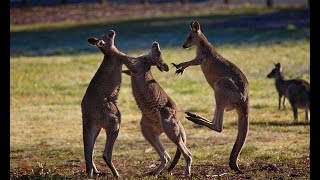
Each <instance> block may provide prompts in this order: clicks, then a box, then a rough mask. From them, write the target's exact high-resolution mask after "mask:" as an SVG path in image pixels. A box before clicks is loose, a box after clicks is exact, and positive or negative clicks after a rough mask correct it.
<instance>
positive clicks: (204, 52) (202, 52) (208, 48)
mask: <svg viewBox="0 0 320 180" xmlns="http://www.w3.org/2000/svg"><path fill="white" fill-rule="evenodd" d="M199 38H200V39H199V41H198V42H197V43H196V46H197V51H196V55H197V57H198V58H199V57H201V58H207V57H217V56H219V54H218V52H217V51H216V49H215V47H214V46H213V45H212V44H211V43H210V42H209V41H208V40H207V38H206V37H205V35H204V34H202V33H200V35H199Z"/></svg>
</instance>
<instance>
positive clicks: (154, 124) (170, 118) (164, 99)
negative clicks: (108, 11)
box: [123, 42, 192, 176]
mask: <svg viewBox="0 0 320 180" xmlns="http://www.w3.org/2000/svg"><path fill="white" fill-rule="evenodd" d="M124 64H125V65H126V66H127V68H128V69H129V70H126V71H123V72H124V73H126V74H128V75H130V76H131V85H132V93H133V96H134V98H135V101H136V103H137V105H138V107H139V109H140V110H141V112H142V118H141V121H140V126H141V132H142V135H143V136H144V137H145V139H146V140H147V141H148V142H149V143H150V144H151V145H152V146H153V147H154V148H155V150H156V151H157V153H158V154H159V156H160V158H161V163H160V165H159V166H158V167H157V168H156V169H155V170H153V171H151V172H149V174H150V175H153V176H157V175H158V174H159V173H160V172H161V171H162V170H163V169H164V168H165V166H166V165H167V163H168V162H169V161H170V159H171V158H170V156H169V154H168V153H167V152H166V151H165V149H164V147H163V146H162V144H161V142H160V139H159V136H160V134H162V133H163V132H165V134H166V135H167V136H168V137H169V139H170V140H171V141H172V142H173V143H175V144H176V145H177V150H176V154H175V156H174V159H173V161H172V163H171V165H170V166H169V167H168V172H170V171H171V170H172V169H173V168H174V167H175V166H176V164H177V163H178V161H179V158H180V156H181V153H182V155H183V157H184V159H185V162H186V166H185V175H187V176H190V175H191V162H192V157H191V153H190V152H189V150H188V149H187V147H186V133H185V130H184V128H183V126H182V124H181V122H180V121H179V119H177V106H176V104H175V103H174V101H173V100H172V99H171V98H170V97H169V96H168V95H167V94H166V92H165V91H164V90H163V89H162V88H161V86H160V85H159V84H158V83H157V82H156V81H155V79H154V78H153V76H152V73H151V66H157V68H158V69H159V70H160V71H169V67H168V65H167V64H166V63H165V62H164V61H163V60H162V57H161V51H160V47H159V44H158V43H157V42H154V43H153V44H152V48H151V51H150V52H149V54H147V55H142V56H140V57H138V58H128V59H127V60H126V61H125V62H124Z"/></svg>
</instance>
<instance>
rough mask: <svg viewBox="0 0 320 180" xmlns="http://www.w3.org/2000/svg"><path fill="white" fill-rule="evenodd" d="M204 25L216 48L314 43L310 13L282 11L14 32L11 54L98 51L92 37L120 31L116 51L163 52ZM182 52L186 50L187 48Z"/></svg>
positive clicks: (125, 21) (180, 17) (300, 10)
mask: <svg viewBox="0 0 320 180" xmlns="http://www.w3.org/2000/svg"><path fill="white" fill-rule="evenodd" d="M192 19H196V20H199V21H200V24H201V27H202V31H203V32H204V33H205V35H206V36H207V38H208V40H209V41H210V42H211V43H213V44H215V45H241V44H261V43H262V44H273V43H281V42H282V41H297V40H305V39H308V36H309V35H308V33H309V23H310V22H309V21H310V20H309V19H310V12H309V9H305V8H303V9H301V8H300V9H296V8H295V9H279V10H277V11H275V12H269V13H265V14H259V12H258V11H257V12H255V13H252V12H248V13H243V14H233V15H202V16H194V17H190V16H188V15H186V16H179V17H162V18H145V19H137V20H122V21H118V22H108V23H95V24H94V23H93V24H92V23H91V24H90V23H87V24H82V25H74V26H72V27H63V28H62V27H61V28H45V29H35V30H26V31H11V32H10V55H11V57H14V56H38V55H62V54H63V55H67V54H79V53H90V52H97V49H96V48H95V47H92V46H90V45H89V44H88V43H87V39H88V38H89V37H97V38H99V37H100V36H101V35H102V34H103V33H107V32H109V30H111V29H113V30H115V31H116V33H117V35H116V42H115V43H116V46H117V47H118V48H119V49H120V50H122V51H124V52H125V51H129V50H138V49H149V48H150V46H151V43H152V42H153V41H158V42H159V43H160V44H161V47H164V48H165V47H177V46H178V47H181V46H182V43H183V41H184V40H185V37H186V36H187V34H188V32H189V22H190V20H192ZM181 48H182V47H181Z"/></svg>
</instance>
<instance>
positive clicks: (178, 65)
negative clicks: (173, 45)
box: [171, 58, 202, 74]
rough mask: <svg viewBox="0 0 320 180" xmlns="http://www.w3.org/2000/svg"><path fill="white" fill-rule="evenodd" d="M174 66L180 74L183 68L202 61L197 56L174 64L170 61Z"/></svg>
mask: <svg viewBox="0 0 320 180" xmlns="http://www.w3.org/2000/svg"><path fill="white" fill-rule="evenodd" d="M171 64H172V65H173V66H174V67H175V68H177V70H176V74H179V73H180V74H182V73H183V71H184V69H185V68H187V67H189V66H197V65H200V64H202V61H201V60H200V59H198V58H195V59H192V60H191V61H187V62H183V63H180V64H175V63H171Z"/></svg>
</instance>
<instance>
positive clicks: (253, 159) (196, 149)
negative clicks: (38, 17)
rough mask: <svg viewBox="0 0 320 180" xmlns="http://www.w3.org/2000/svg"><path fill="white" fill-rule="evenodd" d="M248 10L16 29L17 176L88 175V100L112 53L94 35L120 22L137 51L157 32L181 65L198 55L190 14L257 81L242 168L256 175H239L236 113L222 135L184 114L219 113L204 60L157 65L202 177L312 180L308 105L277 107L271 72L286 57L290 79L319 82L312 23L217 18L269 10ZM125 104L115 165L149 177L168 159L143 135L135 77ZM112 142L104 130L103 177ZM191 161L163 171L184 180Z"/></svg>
mask: <svg viewBox="0 0 320 180" xmlns="http://www.w3.org/2000/svg"><path fill="white" fill-rule="evenodd" d="M248 11H249V12H248ZM248 11H240V12H241V13H238V14H236V15H234V14H231V15H230V16H228V10H225V11H221V14H220V15H219V14H217V13H213V14H210V13H208V12H204V14H201V13H200V12H198V14H195V15H193V16H192V17H189V16H183V15H180V16H179V17H176V16H174V17H170V18H169V17H161V18H154V19H136V20H132V21H130V20H125V21H123V20H121V21H119V22H100V23H92V22H88V23H87V24H81V25H77V24H72V25H70V26H68V27H64V25H61V26H60V25H57V26H54V27H52V28H48V27H41V25H36V27H37V28H34V29H33V28H32V25H29V26H23V27H11V42H10V46H11V59H10V116H11V118H10V173H11V178H12V179H23V178H24V179H28V178H31V179H34V178H40V179H42V178H44V179H50V178H53V179H60V178H62V179H83V178H85V173H84V171H85V163H84V157H83V145H82V123H81V122H82V119H81V110H80V102H81V100H82V97H83V95H84V93H85V91H86V88H87V86H88V84H89V82H90V80H91V78H92V77H93V75H94V73H95V71H96V69H97V68H98V66H99V65H100V63H101V60H102V54H101V53H100V52H99V51H98V50H97V49H96V48H94V47H91V46H90V45H89V44H88V43H86V39H87V38H88V37H91V36H95V37H100V35H101V34H102V33H103V32H105V31H107V30H109V29H115V30H116V32H117V36H116V43H117V46H118V47H119V49H121V50H123V51H124V52H125V53H127V54H128V55H130V56H138V55H140V54H144V53H147V52H148V51H149V47H150V46H151V43H152V42H153V41H154V40H156V41H159V42H160V46H161V49H162V54H163V59H164V60H165V61H166V62H167V63H168V64H169V63H171V62H174V63H178V62H182V61H186V60H190V59H192V58H193V57H194V56H195V48H192V49H190V50H184V49H182V47H181V44H182V42H183V41H184V38H185V36H186V34H187V32H188V31H189V20H190V19H191V18H196V19H199V20H200V23H201V22H203V23H201V25H202V27H203V29H204V31H205V34H206V35H207V38H208V40H209V41H210V42H212V43H214V44H215V45H216V47H217V48H218V51H219V52H220V53H221V54H222V55H223V56H224V57H226V58H228V59H229V60H231V61H232V62H234V63H235V64H236V65H238V67H239V68H240V69H241V70H242V71H243V72H244V74H245V75H246V76H247V78H248V80H249V89H250V116H249V117H250V127H249V134H248V139H247V141H246V144H245V146H244V149H243V150H242V153H241V154H240V158H239V165H240V168H242V169H243V170H244V171H245V172H246V173H245V174H243V175H237V174H235V173H234V172H232V171H231V170H230V169H229V167H228V158H229V153H230V152H231V149H232V146H233V143H234V141H235V137H236V133H237V122H236V119H237V117H236V113H235V112H234V111H231V112H225V118H224V130H223V132H222V133H217V132H213V131H210V130H209V129H206V128H203V127H200V126H197V125H194V124H192V123H191V122H189V121H187V120H186V119H185V118H184V111H191V112H196V113H199V114H201V115H202V116H204V117H207V118H209V119H211V118H212V117H213V111H214V107H215V103H214V96H213V91H212V89H211V88H210V87H209V85H208V84H207V82H206V80H205V78H204V77H203V74H202V72H201V69H200V67H190V68H188V69H186V71H185V73H184V74H183V75H182V76H180V75H179V76H176V75H174V68H170V71H169V72H167V73H164V72H162V73H161V72H159V71H158V70H157V69H156V68H154V69H152V72H153V74H154V77H155V79H156V80H157V81H158V83H159V84H160V85H161V86H162V87H163V89H164V90H165V91H166V92H167V93H168V95H169V96H170V97H171V98H172V99H173V100H174V101H175V102H176V104H177V105H178V107H179V112H178V116H179V117H180V120H181V121H182V124H183V125H184V127H185V129H186V133H187V139H188V144H187V146H188V148H189V150H190V151H191V153H192V155H193V163H192V173H193V178H194V179H210V178H211V179H212V178H219V175H221V179H248V178H252V179H273V178H275V179H309V177H310V175H309V172H310V169H309V143H310V136H309V133H310V126H309V125H310V124H309V123H308V122H305V121H304V120H303V117H304V115H303V112H302V111H299V119H300V120H299V123H293V114H292V112H291V107H290V105H289V103H288V102H287V103H286V105H287V108H286V109H285V110H280V111H279V110H277V108H278V97H277V92H276V90H275V87H274V80H272V79H267V78H266V75H267V73H269V71H270V70H271V69H272V68H273V63H276V62H280V63H281V64H282V65H283V67H284V71H285V75H286V76H287V77H288V78H296V77H300V78H303V79H306V80H307V81H310V75H309V72H310V68H309V67H310V45H309V43H310V42H309V38H308V36H309V35H308V34H309V27H302V28H299V27H295V26H293V25H288V27H287V28H248V27H237V28H231V27H227V28H223V27H221V26H220V27H214V25H212V24H211V23H212V22H215V21H219V20H225V19H231V18H235V17H238V16H245V15H248V14H254V13H256V14H258V12H261V9H259V8H258V9H250V10H248ZM274 11H275V10H274ZM294 11H295V10H294ZM264 12H265V13H273V11H267V10H266V11H264ZM127 27H130V30H128V28H127ZM118 106H119V109H120V111H121V113H122V124H121V131H120V134H119V136H118V139H117V141H116V144H115V147H114V154H113V161H114V164H115V166H116V167H117V169H118V171H119V173H120V174H121V176H122V177H123V178H125V179H149V177H148V176H145V175H144V174H145V173H146V172H148V171H149V170H150V168H151V167H152V166H153V165H154V164H157V163H159V157H158V155H157V154H156V152H155V151H154V150H153V149H151V151H150V148H151V146H150V145H149V144H148V143H147V142H146V141H145V140H144V138H143V136H142V134H141V133H140V127H139V120H140V118H141V113H140V111H139V110H138V108H137V106H136V104H135V101H134V99H133V97H132V96H131V85H130V79H129V77H128V76H125V75H124V76H123V83H122V86H121V90H120V95H119V100H118ZM161 139H162V142H163V144H164V146H165V148H166V150H167V151H168V153H169V154H170V155H171V157H173V155H174V152H175V146H174V144H173V143H171V141H169V140H168V139H167V138H166V137H165V135H163V136H161ZM104 142H105V133H104V132H103V131H102V132H101V134H100V136H99V137H98V140H97V143H96V146H95V158H94V159H95V162H96V164H97V166H98V169H100V170H101V171H103V172H105V173H106V174H105V175H104V176H101V177H96V179H104V178H110V177H112V174H111V171H110V170H109V169H108V168H106V165H105V163H104V162H103V159H102V153H103V149H104ZM183 168H184V161H183V158H181V160H180V161H179V164H178V166H177V167H176V168H175V169H174V170H173V175H168V174H167V173H166V172H164V173H163V174H162V175H161V176H160V178H161V179H176V178H183V175H182V173H183Z"/></svg>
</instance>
